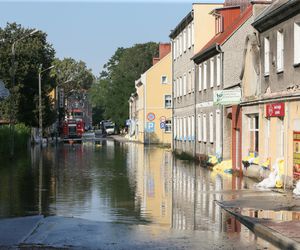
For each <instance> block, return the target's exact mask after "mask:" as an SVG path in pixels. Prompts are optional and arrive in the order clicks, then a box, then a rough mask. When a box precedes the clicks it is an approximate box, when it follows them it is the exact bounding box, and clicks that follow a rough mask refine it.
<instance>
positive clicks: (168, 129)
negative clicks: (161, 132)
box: [165, 120, 172, 133]
mask: <svg viewBox="0 0 300 250" xmlns="http://www.w3.org/2000/svg"><path fill="white" fill-rule="evenodd" d="M165 132H166V133H171V132H172V121H171V120H166V125H165Z"/></svg>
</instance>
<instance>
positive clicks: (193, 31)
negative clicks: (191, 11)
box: [191, 23, 195, 45]
mask: <svg viewBox="0 0 300 250" xmlns="http://www.w3.org/2000/svg"><path fill="white" fill-rule="evenodd" d="M191 39H192V45H194V44H195V29H194V23H192V32H191Z"/></svg>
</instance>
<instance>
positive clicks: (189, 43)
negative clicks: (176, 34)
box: [188, 25, 192, 48]
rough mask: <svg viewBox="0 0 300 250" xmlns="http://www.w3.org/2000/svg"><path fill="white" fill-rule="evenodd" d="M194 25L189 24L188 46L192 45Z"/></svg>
mask: <svg viewBox="0 0 300 250" xmlns="http://www.w3.org/2000/svg"><path fill="white" fill-rule="evenodd" d="M191 29H192V27H191V25H189V26H188V48H191V47H192V30H191Z"/></svg>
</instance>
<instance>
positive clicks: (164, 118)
mask: <svg viewBox="0 0 300 250" xmlns="http://www.w3.org/2000/svg"><path fill="white" fill-rule="evenodd" d="M166 120H167V118H166V117H165V116H161V117H160V118H159V121H160V122H165V121H166Z"/></svg>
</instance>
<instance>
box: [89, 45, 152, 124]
mask: <svg viewBox="0 0 300 250" xmlns="http://www.w3.org/2000/svg"><path fill="white" fill-rule="evenodd" d="M157 54H158V44H157V43H154V42H149V43H145V44H136V45H134V46H133V47H131V48H126V49H124V48H118V49H117V50H116V52H115V54H114V55H113V56H112V57H111V58H110V60H109V61H108V62H107V64H105V65H104V70H103V71H102V72H101V73H100V77H99V79H98V80H97V81H96V82H95V84H94V85H93V86H92V88H91V90H90V92H89V94H90V99H91V101H92V104H93V106H94V107H101V108H102V110H104V113H103V115H104V117H105V119H111V120H113V121H114V122H116V123H117V124H118V125H119V126H124V123H125V120H126V119H127V118H128V108H129V107H128V99H129V97H130V94H131V93H133V92H134V91H135V87H134V82H135V80H137V79H138V78H140V75H141V74H142V73H143V72H145V71H146V70H147V69H149V68H150V67H151V66H152V58H153V57H155V56H157Z"/></svg>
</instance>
